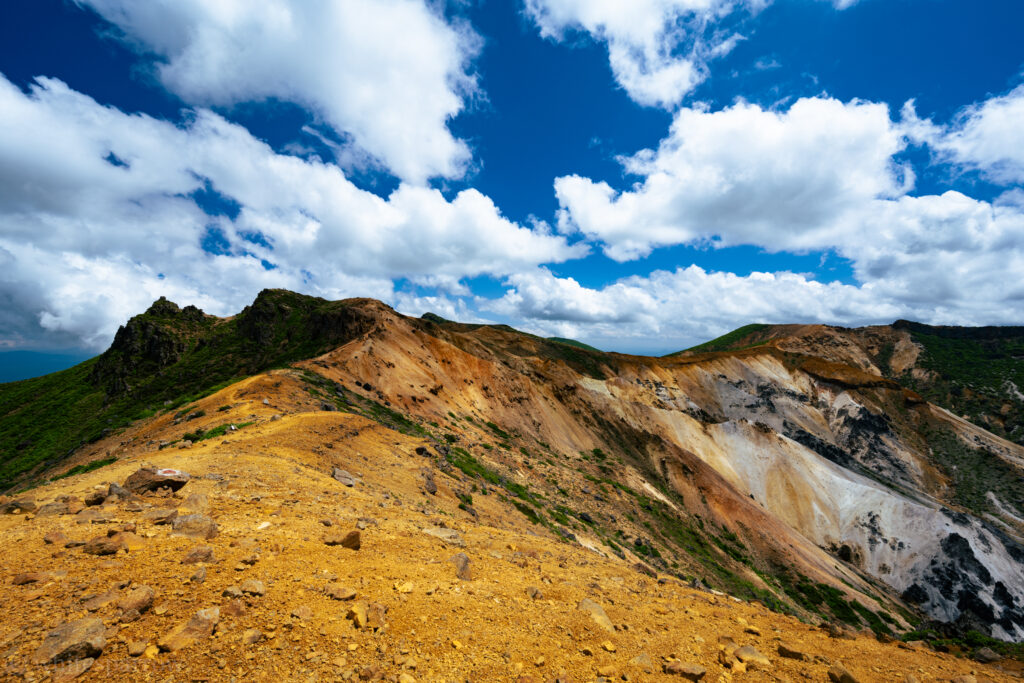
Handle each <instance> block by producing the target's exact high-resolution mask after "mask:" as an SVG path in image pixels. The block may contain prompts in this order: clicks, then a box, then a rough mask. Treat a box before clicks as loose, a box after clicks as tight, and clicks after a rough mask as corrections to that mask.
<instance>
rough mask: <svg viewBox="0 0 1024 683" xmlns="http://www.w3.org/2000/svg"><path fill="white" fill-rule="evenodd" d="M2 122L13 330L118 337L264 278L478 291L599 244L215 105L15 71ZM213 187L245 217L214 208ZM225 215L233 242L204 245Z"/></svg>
mask: <svg viewBox="0 0 1024 683" xmlns="http://www.w3.org/2000/svg"><path fill="white" fill-rule="evenodd" d="M0 127H2V128H3V130H4V131H5V134H4V135H3V136H0V260H3V261H4V264H3V265H4V267H3V268H0V271H2V274H0V301H5V302H11V305H12V306H13V307H14V308H15V309H17V310H18V311H19V312H18V313H16V314H15V313H11V312H10V311H9V312H8V315H9V316H11V317H12V318H14V319H16V320H18V321H20V322H19V323H18V325H16V326H14V327H10V328H7V327H5V329H4V332H5V335H6V337H7V338H8V339H22V340H30V339H32V338H33V335H34V336H35V338H39V337H40V336H41V335H44V333H47V332H48V333H50V334H51V335H58V336H59V335H64V336H65V337H66V336H67V335H71V336H72V337H77V338H78V339H80V340H81V341H82V342H83V343H85V344H88V345H90V346H93V347H101V346H103V345H104V344H105V343H106V342H108V341H109V339H110V337H111V336H112V333H113V331H114V330H115V329H116V327H117V324H118V323H120V322H122V321H123V320H124V319H125V318H127V317H128V315H130V314H132V313H136V312H138V311H139V310H142V309H143V308H144V307H145V306H146V305H147V304H148V303H149V302H150V301H152V300H153V299H155V298H156V297H157V296H159V295H160V294H166V295H168V296H169V297H171V298H177V299H179V300H180V301H181V302H182V303H194V304H197V305H199V306H201V307H204V308H206V309H208V310H210V311H211V312H214V313H219V314H226V313H233V312H235V311H237V310H238V309H239V308H240V307H241V306H242V305H245V304H246V303H248V302H249V301H251V299H252V297H253V296H254V294H255V293H256V292H257V291H258V290H259V289H261V288H263V287H288V288H291V289H297V290H302V291H307V292H311V293H315V294H319V295H321V296H325V297H328V298H342V297H345V296H355V295H359V296H375V297H378V298H382V299H384V300H393V296H394V290H393V284H392V281H393V279H394V278H399V277H402V278H408V279H410V280H412V281H414V282H424V283H428V284H432V285H435V286H447V287H449V288H450V289H452V290H453V291H455V292H463V291H464V288H463V287H462V285H460V283H459V280H460V279H461V278H463V277H475V276H479V275H491V276H495V277H502V276H504V275H506V274H508V273H512V272H517V271H519V270H522V269H524V268H525V269H529V268H532V267H535V266H536V265H538V264H540V263H545V262H554V261H561V260H565V259H567V258H572V257H575V256H579V255H581V254H582V253H583V252H584V251H585V249H586V248H585V247H583V246H570V245H568V244H567V242H566V240H565V238H564V237H562V236H559V235H553V234H550V233H549V232H545V231H544V230H543V229H542V228H539V229H535V230H531V229H529V228H526V227H523V226H520V225H517V224H515V223H513V222H511V221H509V220H507V219H505V218H504V217H503V216H501V214H500V212H499V211H498V209H497V207H495V205H494V204H493V202H491V200H490V199H489V198H487V197H486V196H484V195H482V194H480V193H479V192H477V191H476V190H472V189H469V190H464V191H462V192H460V193H458V194H457V195H455V196H454V197H453V198H452V200H451V201H448V200H446V199H445V197H444V196H443V195H442V194H441V193H440V192H438V191H436V190H433V189H429V188H424V187H420V186H414V185H406V184H402V185H400V186H399V187H398V189H397V190H395V192H394V193H392V194H391V195H390V196H389V197H388V198H386V199H385V198H381V197H378V196H377V195H374V194H372V193H370V192H366V191H363V190H360V189H359V188H357V187H356V186H354V185H353V184H352V183H351V182H349V181H348V180H347V179H346V178H345V176H344V174H343V173H342V171H341V170H340V169H339V168H338V167H337V166H334V165H332V164H327V163H321V162H318V161H308V160H303V159H300V158H297V157H292V156H288V155H282V154H276V153H275V152H274V151H273V150H272V149H271V148H270V147H269V146H267V145H266V144H265V143H263V142H261V141H259V140H257V139H255V138H253V137H252V135H251V134H250V133H249V132H248V131H247V130H245V129H244V128H242V127H240V126H238V125H235V124H232V123H229V122H228V121H225V120H224V119H223V118H221V117H220V116H217V115H216V114H214V113H212V112H209V111H205V110H198V111H195V112H193V113H192V114H191V116H190V118H189V119H188V120H187V121H186V122H185V123H183V124H182V125H181V126H175V125H172V124H170V123H168V122H165V121H159V120H156V119H153V118H150V117H148V116H144V115H127V114H125V113H123V112H121V111H119V110H117V109H114V108H111V107H103V106H100V105H98V104H97V103H96V102H95V101H94V100H92V99H91V98H89V97H87V96H85V95H82V94H80V93H77V92H75V91H73V90H71V89H70V88H68V87H67V86H66V85H65V84H63V83H61V82H60V81H56V80H51V79H42V80H40V81H39V82H38V84H37V85H36V86H34V87H33V88H32V90H31V91H30V92H29V93H27V94H26V93H23V92H22V91H20V90H19V89H18V88H17V87H15V86H14V85H12V84H11V83H10V82H8V81H7V80H6V79H4V78H2V77H0ZM111 155H112V156H111ZM115 162H116V163H115ZM199 191H205V192H207V193H210V192H213V193H219V195H220V196H222V197H223V198H226V199H228V200H230V202H233V203H235V204H236V205H237V206H238V213H237V216H236V217H234V218H229V217H228V216H223V215H220V216H210V215H207V214H206V212H204V210H203V209H202V208H200V204H199V203H198V200H197V199H196V198H195V196H196V195H195V193H197V192H199ZM211 231H212V234H214V235H216V236H218V239H219V240H220V241H221V242H222V243H223V246H222V249H221V251H224V252H225V253H222V254H211V253H208V252H207V251H204V249H203V246H202V241H203V239H204V237H207V236H209V235H210V234H211ZM264 261H265V262H266V265H264ZM271 264H272V266H271ZM267 267H271V269H269V270H268V269H267Z"/></svg>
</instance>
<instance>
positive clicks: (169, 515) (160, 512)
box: [142, 508, 178, 524]
mask: <svg viewBox="0 0 1024 683" xmlns="http://www.w3.org/2000/svg"><path fill="white" fill-rule="evenodd" d="M177 516H178V511H177V510H175V509H173V508H153V509H152V510H147V511H146V512H144V513H143V515H142V521H144V522H149V523H150V524H170V523H171V522H173V521H174V519H175V518H176V517H177Z"/></svg>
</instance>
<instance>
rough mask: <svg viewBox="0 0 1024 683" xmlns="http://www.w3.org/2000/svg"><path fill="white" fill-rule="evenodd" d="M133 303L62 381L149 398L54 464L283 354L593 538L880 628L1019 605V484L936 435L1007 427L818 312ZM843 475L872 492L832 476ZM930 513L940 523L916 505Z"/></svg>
mask: <svg viewBox="0 0 1024 683" xmlns="http://www.w3.org/2000/svg"><path fill="white" fill-rule="evenodd" d="M133 321H134V322H133ZM133 321H130V322H129V324H128V325H126V326H125V327H124V328H122V330H121V331H119V333H118V337H117V339H115V343H114V344H113V345H112V347H111V350H110V351H108V352H107V354H104V355H103V356H101V357H100V358H99V359H97V360H96V361H94V362H91V364H86V365H85V367H84V368H81V369H79V370H78V371H76V372H77V373H78V375H77V377H76V381H78V382H86V383H88V382H90V381H91V382H93V383H97V384H100V385H102V386H103V387H104V388H105V389H106V392H105V396H106V398H105V402H104V403H103V404H102V405H101V408H100V409H101V413H100V414H101V415H106V414H111V413H110V412H107V413H103V412H102V410H106V411H110V410H111V407H113V408H117V406H118V405H119V403H118V401H119V400H126V399H125V398H124V397H134V399H135V400H142V401H149V403H146V404H145V405H143V406H142V407H143V408H145V409H147V410H152V411H153V412H152V414H151V415H136V416H134V417H135V418H136V420H134V422H133V421H128V422H126V423H124V424H120V425H118V424H113V425H111V426H110V427H105V428H106V429H110V430H111V431H110V432H107V433H106V434H103V433H102V432H101V433H100V434H99V436H98V438H97V439H96V440H95V442H94V443H93V444H92V445H90V444H88V443H86V444H84V445H81V446H78V447H77V449H78V451H77V452H76V453H75V455H74V456H73V457H72V458H71V459H70V460H67V461H66V462H67V464H68V465H78V466H85V465H87V464H88V463H89V462H99V461H101V460H103V459H105V458H110V457H118V458H120V457H124V455H123V454H124V453H133V452H135V451H136V450H137V449H138V448H140V447H142V446H140V445H132V443H131V442H128V443H122V442H124V439H123V438H121V436H122V435H124V434H128V433H134V432H133V430H135V429H137V428H136V427H134V426H132V425H133V424H134V423H138V424H140V425H147V424H150V423H153V424H157V423H158V424H162V425H164V427H162V428H161V429H165V430H170V432H171V433H173V434H178V432H180V434H178V435H177V438H178V440H179V441H182V442H184V441H188V440H194V439H195V438H200V439H201V440H202V441H203V443H207V442H208V441H207V439H210V437H207V436H206V434H213V435H214V436H215V438H216V437H219V436H220V435H221V434H223V433H224V432H223V431H221V432H220V434H217V432H216V430H218V429H222V428H223V426H224V423H222V422H221V421H220V419H219V416H218V415H215V414H212V413H211V411H206V413H204V414H203V415H198V413H201V412H203V410H199V409H195V404H196V403H197V401H202V400H203V399H202V396H203V395H208V394H210V393H211V392H215V391H224V390H225V389H223V388H221V387H220V386H219V385H220V384H224V385H225V386H231V385H232V380H234V379H235V378H236V376H237V375H238V374H249V376H256V375H258V374H259V373H265V372H267V371H268V370H270V371H272V372H274V370H273V367H280V368H288V367H292V368H294V369H295V370H289V371H287V372H301V373H302V374H301V375H299V377H300V378H301V379H300V385H301V386H304V387H305V389H303V391H305V392H306V394H308V397H311V398H312V399H313V404H312V409H313V410H327V409H328V408H330V409H331V410H335V411H337V410H340V411H342V412H350V413H355V414H357V415H361V416H363V417H366V418H368V419H371V420H374V421H376V422H380V423H382V424H386V425H387V426H390V427H392V428H396V429H398V430H399V431H403V430H404V431H405V433H407V434H410V435H416V436H427V437H428V438H430V439H432V440H433V441H434V442H435V443H437V444H438V445H439V446H443V447H444V448H445V449H447V452H446V453H444V455H443V457H440V458H439V460H438V461H437V466H438V467H439V468H441V469H442V471H450V472H453V473H455V474H456V475H457V476H459V477H462V478H464V481H465V482H474V483H473V484H472V486H475V487H477V488H480V487H481V486H483V487H489V488H496V489H497V490H498V491H499V492H500V495H501V496H504V497H505V498H506V499H507V500H508V501H510V502H509V504H510V505H512V508H513V509H514V510H517V512H518V513H521V514H523V515H524V516H525V517H526V518H527V519H528V520H531V521H534V522H535V524H537V525H538V528H539V529H540V530H543V531H544V533H549V534H552V535H554V536H555V537H556V538H557V537H560V538H563V539H566V540H569V541H570V542H573V543H581V544H585V547H591V548H592V550H593V551H594V552H600V553H605V554H609V555H610V556H619V557H622V558H625V559H627V560H628V561H633V562H638V563H641V564H644V565H647V566H649V567H651V568H653V570H654V571H658V572H666V571H667V572H672V573H676V574H677V575H679V576H681V577H683V578H685V579H687V580H695V581H697V580H700V581H702V582H708V583H711V584H712V585H717V586H719V587H721V588H725V589H727V590H729V591H730V592H733V593H734V594H737V593H738V594H742V595H744V597H747V598H756V599H759V600H761V601H762V602H765V603H767V604H771V605H773V606H774V607H775V608H777V609H783V610H792V611H795V612H797V613H800V614H803V615H805V616H808V615H814V614H816V613H817V614H818V615H823V616H825V617H827V618H830V619H839V618H843V619H845V620H847V621H849V622H851V623H854V624H859V625H862V626H863V625H865V624H867V625H869V626H870V627H871V628H874V629H877V630H878V631H879V632H884V631H888V630H891V629H893V628H897V629H899V628H902V629H906V628H909V626H910V625H911V623H916V619H917V617H915V616H914V614H915V612H916V611H917V610H921V611H923V612H924V613H926V614H929V615H930V618H932V619H934V620H935V621H934V623H935V624H936V625H941V624H943V623H945V624H954V623H959V625H958V626H955V627H953V626H950V628H954V632H960V633H963V632H966V631H968V630H971V629H975V630H978V629H980V630H982V631H986V632H992V630H993V629H995V630H996V631H997V632H998V634H999V635H1001V636H1002V637H1009V638H1015V637H1019V635H1017V636H1015V635H1014V634H1015V633H1017V634H1019V633H1020V632H1021V631H1020V630H1019V629H1021V628H1024V615H1022V614H1021V613H1020V611H1019V607H1018V605H1020V604H1021V603H1022V602H1024V599H1022V596H1020V595H1017V594H1014V592H1013V591H1014V590H1015V582H1019V577H1020V567H1019V564H1020V560H1015V559H1013V558H1014V556H1015V554H1016V553H1020V543H1019V539H1020V537H1021V535H1022V532H1024V529H1022V527H1021V525H1020V523H1019V520H1018V521H1015V518H1017V517H1019V516H1020V515H1019V511H1020V510H1021V508H1022V507H1024V503H1022V502H1021V501H1020V500H1019V499H1017V498H1015V497H1014V493H1013V488H1014V487H1012V486H1010V487H1008V488H1007V487H1003V488H998V487H996V488H993V487H992V486H991V485H990V484H991V482H989V481H987V480H985V481H980V482H979V481H973V482H972V481H960V480H957V479H956V478H955V477H951V476H950V474H949V472H950V470H949V463H946V462H945V461H939V460H936V459H935V456H934V455H933V453H934V451H935V449H936V446H937V445H938V446H942V448H945V449H946V450H945V451H944V453H946V456H945V457H947V459H948V460H950V462H952V460H953V459H958V460H956V462H960V463H967V462H969V463H972V465H971V467H972V469H975V470H977V469H991V468H993V467H996V468H1003V469H1002V470H999V471H1000V473H1002V474H1006V473H1009V474H1011V475H1013V476H1019V471H1020V462H1024V460H1021V461H1020V462H1018V460H1019V459H1020V458H1021V450H1020V449H1019V447H1018V446H1015V445H1014V444H1010V443H1007V442H1003V441H1002V440H1001V439H999V438H998V437H997V436H993V435H990V434H988V433H987V432H984V430H981V429H980V428H978V427H976V426H974V425H970V424H969V423H962V421H959V418H955V417H954V416H952V415H948V414H943V413H942V412H941V409H939V408H936V407H933V406H931V405H930V404H928V403H927V402H926V401H925V400H924V398H922V396H921V395H919V394H917V393H915V392H914V391H913V390H912V389H908V388H907V387H905V386H903V385H902V384H901V383H899V382H898V381H897V380H896V379H893V378H891V377H885V376H883V374H882V373H881V372H871V369H872V368H873V367H874V368H877V366H874V365H872V363H873V361H872V360H871V358H872V357H874V358H877V357H879V354H877V353H876V354H875V355H874V356H871V355H870V354H868V353H867V352H866V351H865V350H864V348H865V347H864V346H858V345H857V344H853V343H852V342H850V340H848V339H845V338H844V337H842V336H841V335H837V333H834V332H831V331H829V330H830V328H824V327H822V326H819V327H815V328H813V329H811V328H807V326H798V327H803V328H807V329H804V331H803V333H802V336H801V335H793V334H792V332H793V331H794V330H790V334H789V336H787V337H786V338H785V339H786V340H788V341H785V343H783V342H782V341H780V340H779V339H774V338H772V339H769V340H768V341H769V342H770V343H763V344H756V345H747V346H746V348H742V349H739V350H729V349H725V350H720V351H713V352H709V353H703V354H690V355H686V354H684V355H680V356H673V357H670V358H662V359H659V358H654V357H640V356H628V355H624V354H611V353H604V352H600V351H592V350H588V349H584V348H579V347H575V346H570V345H566V344H564V343H562V342H560V341H557V340H546V339H543V338H540V337H534V336H531V335H524V334H522V333H519V332H517V331H515V330H513V329H512V328H509V327H507V326H481V325H465V324H462V323H455V322H451V321H444V320H443V319H440V318H438V317H436V316H424V317H423V318H408V317H406V316H402V315H400V314H398V313H396V312H395V311H394V310H392V309H390V308H389V307H387V306H385V305H383V304H380V303H379V302H374V301H372V300H360V299H354V300H346V301H343V302H326V301H324V300H322V299H314V298H312V297H303V296H302V295H295V294H293V293H289V292H283V291H273V290H268V291H266V292H263V293H261V295H260V296H259V297H257V300H256V301H255V302H254V304H253V305H252V306H250V307H247V308H246V309H245V310H243V311H242V312H241V313H240V314H238V315H237V316H233V317H231V318H225V319H213V318H212V317H208V316H205V315H204V314H202V313H201V312H199V311H198V309H194V310H189V309H187V308H186V309H180V308H178V307H177V306H175V305H173V304H171V303H170V302H166V300H163V301H158V302H156V303H155V304H154V307H151V308H150V309H149V310H148V311H147V312H146V313H145V314H143V315H142V316H137V317H136V318H133ZM161 323H162V324H163V325H164V326H161ZM763 329H764V328H761V329H760V330H755V332H761V331H763ZM822 330H824V332H823V331H822ZM865 334H868V333H865ZM871 334H875V335H876V336H878V335H879V334H882V333H880V332H877V331H876V332H872V333H871ZM885 334H889V333H888V332H886V333H885ZM815 335H817V336H815ZM821 335H824V336H821ZM880 338H882V339H883V340H884V339H888V337H885V336H884V335H882V337H880ZM741 341H743V340H742V338H739V337H738V338H737V339H736V343H739V342H741ZM894 348H895V342H894ZM812 352H813V353H817V354H819V355H813V353H812ZM858 353H860V354H861V355H863V356H864V357H863V358H862V357H861V356H860V355H858ZM233 354H236V355H233ZM891 358H892V355H890V360H891ZM865 359H866V361H865ZM213 360H217V361H218V362H217V363H215V364H213V365H211V363H212V361H213ZM842 361H848V362H842ZM182 364H184V365H183V366H182V367H181V368H178V369H177V370H175V367H176V366H178V365H182ZM890 368H891V364H890ZM72 370H74V369H72ZM282 371H284V370H282ZM66 372H67V371H66ZM86 373H87V374H86ZM83 375H84V377H83ZM50 381H51V382H52V381H53V378H52V377H51V380H50ZM225 383H226V384H225ZM172 385H173V386H174V389H173V391H176V392H178V393H177V394H176V395H175V397H174V398H173V399H172V398H168V396H169V394H168V393H166V392H168V391H171V389H169V388H168V387H169V386H172ZM47 391H52V388H49V389H48V388H47V387H45V386H44V387H43V389H42V392H43V393H44V394H45V393H47ZM2 396H3V394H2V392H0V399H2ZM111 397H113V398H111ZM119 397H120V398H119ZM140 397H141V398H140ZM182 398H184V400H181V399H182ZM168 400H170V401H171V403H170V404H161V403H160V402H161V401H168ZM179 401H180V402H179ZM0 405H4V404H3V402H2V400H0ZM115 414H119V413H115ZM4 416H5V417H4V418H3V422H2V424H3V425H4V426H5V427H6V426H7V425H9V424H10V423H11V421H10V419H9V414H8V413H4ZM154 420H155V421H157V422H155V423H154V422H153V421H154ZM241 422H242V421H239V423H241ZM197 429H201V430H202V431H199V432H197V431H196V430H197ZM186 434H190V435H192V437H193V438H192V439H185V438H184V436H185V435H186ZM151 440H152V439H151ZM164 440H170V441H173V439H164ZM112 443H116V444H117V445H116V446H114V447H111V446H110V444H112ZM943 444H944V445H943ZM151 447H152V446H151ZM23 450H24V449H23ZM143 450H145V448H144V447H143ZM5 455H6V454H5ZM58 455H59V454H58ZM940 460H941V459H940ZM7 461H8V459H7V458H6V457H5V458H4V463H3V464H4V465H5V466H6V465H7ZM758 463H761V464H758ZM944 463H945V464H944ZM32 466H33V467H36V468H37V469H36V470H34V475H36V476H38V475H40V474H41V473H42V472H43V471H44V470H45V469H47V468H49V469H50V471H56V470H60V469H61V468H62V467H65V466H64V465H62V464H61V462H59V461H57V460H48V461H44V463H43V464H40V463H38V462H37V463H35V464H33V465H32ZM54 467H56V470H54V469H53V468H54ZM22 472H33V470H32V469H31V468H25V469H23V470H22ZM541 472H549V473H550V474H544V475H542V474H541ZM552 481H554V482H557V483H552ZM568 482H575V484H573V485H572V486H569V485H568ZM466 485H467V486H468V485H469V484H468V483H467V484H466ZM851 487H852V488H853V489H855V490H858V491H860V492H861V496H862V497H865V500H866V501H868V502H871V506H867V507H865V506H866V505H867V503H866V502H865V501H856V500H845V499H844V498H842V497H841V496H839V493H841V492H842V491H843V489H849V488H851ZM986 487H988V488H986ZM585 490H589V491H588V492H584V491H585ZM563 491H564V493H563ZM595 491H597V493H595ZM989 494H991V497H990V495H989ZM465 495H466V496H470V495H471V494H470V492H469V491H468V490H466V492H465ZM990 498H994V500H992V499H990ZM809 501H813V505H814V506H818V508H819V509H821V510H828V511H829V512H828V513H827V515H826V517H827V518H828V519H827V520H822V519H819V518H818V517H817V516H816V513H812V508H811V507H808V505H809V504H810V503H809ZM465 505H466V506H467V507H471V505H470V504H468V503H466V504H465ZM869 508H870V509H869ZM872 510H874V511H876V512H878V513H881V512H883V511H886V510H889V512H885V515H889V516H888V517H878V516H877V515H876V516H875V517H872V514H875V513H874V512H872ZM989 518H991V520H990V519H989ZM907 520H910V521H911V522H913V524H917V525H919V526H913V527H908V526H907ZM915 520H916V521H915ZM826 522H827V523H826ZM935 524H938V525H939V526H938V528H945V529H946V531H942V532H941V533H939V532H936V531H928V530H926V529H925V528H924V527H928V528H930V527H932V526H934V525H935ZM919 527H921V528H919ZM901 539H902V540H901ZM912 539H913V540H912ZM950 539H952V540H950ZM1015 539H1016V540H1015ZM908 542H909V543H912V544H913V545H914V547H913V551H912V552H911V551H908V550H907V549H906V544H907V543H908ZM901 544H902V547H901ZM888 545H892V548H890V549H886V548H888ZM986 547H988V550H985V548H986ZM947 548H956V549H957V550H956V552H955V553H950V552H949V551H948V549H947ZM914 558H916V559H914ZM979 558H980V559H979ZM930 562H931V563H933V564H929V563H930ZM934 562H938V564H934ZM978 567H981V569H980V570H979V569H978ZM894 574H895V575H894ZM787 577H788V578H787ZM986 577H987V582H986V581H985V579H986ZM1020 583H1024V582H1020ZM823 591H824V592H823ZM834 591H837V592H834ZM971 595H976V596H980V597H978V599H977V600H975V602H971V601H970V599H969V597H965V596H971ZM869 604H873V605H875V607H870V608H869V607H866V605H869ZM882 614H884V615H885V616H884V618H883V616H880V615H882ZM943 628H946V627H943Z"/></svg>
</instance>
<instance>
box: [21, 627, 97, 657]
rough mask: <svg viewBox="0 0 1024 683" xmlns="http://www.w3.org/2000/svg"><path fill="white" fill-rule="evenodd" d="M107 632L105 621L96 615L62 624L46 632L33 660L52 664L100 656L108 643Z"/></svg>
mask: <svg viewBox="0 0 1024 683" xmlns="http://www.w3.org/2000/svg"><path fill="white" fill-rule="evenodd" d="M106 632H107V629H106V627H105V626H104V625H103V621H102V620H100V619H97V618H95V617H86V618H85V619H78V620H77V621H71V622H67V623H64V624H61V625H60V626H58V627H57V628H55V629H54V630H52V631H50V632H49V633H47V634H46V637H45V638H43V642H42V644H41V645H40V646H39V648H38V649H36V651H35V652H34V653H33V655H32V662H33V663H34V664H52V663H54V662H67V661H72V660H76V659H86V658H88V657H98V656H100V653H102V652H103V648H104V647H106V645H107V638H106Z"/></svg>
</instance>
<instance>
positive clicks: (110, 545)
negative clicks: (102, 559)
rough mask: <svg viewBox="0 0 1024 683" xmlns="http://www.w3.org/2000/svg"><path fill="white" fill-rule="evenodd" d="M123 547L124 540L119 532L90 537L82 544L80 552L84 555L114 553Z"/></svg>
mask: <svg viewBox="0 0 1024 683" xmlns="http://www.w3.org/2000/svg"><path fill="white" fill-rule="evenodd" d="M123 547H124V540H123V538H122V536H121V534H115V535H113V536H97V537H96V538H93V539H90V540H89V541H87V542H86V544H85V545H84V546H82V552H83V553H85V554H86V555H97V556H104V555H116V554H117V551H119V550H120V549H121V548H123Z"/></svg>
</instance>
